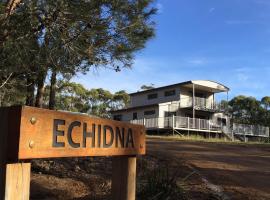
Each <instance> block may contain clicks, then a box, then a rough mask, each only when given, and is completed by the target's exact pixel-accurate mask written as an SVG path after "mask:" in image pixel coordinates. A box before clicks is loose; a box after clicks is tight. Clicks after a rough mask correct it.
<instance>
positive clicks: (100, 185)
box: [31, 155, 219, 200]
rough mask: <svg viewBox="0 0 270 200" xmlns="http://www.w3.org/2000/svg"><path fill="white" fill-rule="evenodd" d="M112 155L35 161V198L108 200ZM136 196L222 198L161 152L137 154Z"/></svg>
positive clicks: (172, 199)
mask: <svg viewBox="0 0 270 200" xmlns="http://www.w3.org/2000/svg"><path fill="white" fill-rule="evenodd" d="M111 162H112V161H111V158H103V157H102V158H87V159H82V158H80V159H79V158H75V159H53V160H35V161H34V162H33V167H32V171H33V173H32V179H31V199H33V200H49V199H52V200H56V199H61V200H65V199H66V200H71V199H74V200H86V199H88V200H105V199H106V200H109V199H111V198H110V190H111ZM137 163H138V164H137V172H138V176H137V199H139V200H147V199H152V198H153V197H155V199H157V200H163V199H165V197H166V198H167V197H170V200H181V199H182V200H187V199H191V200H192V199H194V200H195V199H200V200H204V199H205V200H211V199H219V197H218V195H216V194H214V192H212V191H211V190H210V189H209V188H208V187H207V185H206V184H205V182H204V181H203V180H202V178H201V176H200V175H199V174H198V173H196V172H195V171H194V170H193V169H192V168H190V167H189V166H188V165H186V163H185V162H184V160H182V159H172V158H170V157H162V156H160V155H158V156H155V155H147V156H141V157H138V162H137Z"/></svg>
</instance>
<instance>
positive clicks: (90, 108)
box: [44, 81, 129, 118]
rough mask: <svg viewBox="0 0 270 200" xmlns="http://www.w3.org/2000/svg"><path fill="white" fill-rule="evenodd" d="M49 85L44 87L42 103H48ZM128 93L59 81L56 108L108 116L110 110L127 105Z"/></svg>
mask: <svg viewBox="0 0 270 200" xmlns="http://www.w3.org/2000/svg"><path fill="white" fill-rule="evenodd" d="M48 90H49V86H47V87H46V90H45V95H44V103H45V105H46V106H47V107H48V104H49V91H48ZM128 103H129V95H128V94H127V93H126V92H125V91H124V90H121V91H118V92H115V93H114V94H113V93H111V92H110V91H108V90H104V89H102V88H97V89H90V90H88V89H86V88H85V87H83V86H82V85H81V84H78V83H74V82H64V81H59V82H58V83H57V95H56V107H55V108H56V110H67V111H72V112H81V113H88V114H92V115H96V116H100V117H105V118H108V117H109V116H110V112H109V111H110V110H113V109H121V108H124V107H126V106H127V105H128Z"/></svg>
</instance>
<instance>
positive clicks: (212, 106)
mask: <svg viewBox="0 0 270 200" xmlns="http://www.w3.org/2000/svg"><path fill="white" fill-rule="evenodd" d="M192 106H193V98H192V97H186V98H181V100H180V104H179V107H180V108H189V107H192ZM194 107H195V108H196V109H198V110H225V108H226V105H224V104H223V103H218V102H213V101H210V100H208V99H206V98H201V97H195V100H194Z"/></svg>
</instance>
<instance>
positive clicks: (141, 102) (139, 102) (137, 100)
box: [130, 87, 180, 107]
mask: <svg viewBox="0 0 270 200" xmlns="http://www.w3.org/2000/svg"><path fill="white" fill-rule="evenodd" d="M170 90H175V95H173V96H165V91H170ZM155 93H157V94H158V97H157V98H156V99H148V95H149V94H155ZM179 96H180V88H179V87H174V88H169V89H168V88H167V89H166V88H165V89H160V90H157V91H149V92H147V91H146V92H143V93H139V94H135V95H132V96H131V99H130V107H136V106H145V105H151V104H158V103H164V102H170V101H177V100H179Z"/></svg>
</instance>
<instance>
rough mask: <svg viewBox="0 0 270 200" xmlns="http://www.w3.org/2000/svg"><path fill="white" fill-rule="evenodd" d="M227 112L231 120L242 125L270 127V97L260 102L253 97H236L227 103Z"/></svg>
mask: <svg viewBox="0 0 270 200" xmlns="http://www.w3.org/2000/svg"><path fill="white" fill-rule="evenodd" d="M225 103H227V104H228V110H227V112H228V113H229V114H230V115H231V117H232V120H233V121H234V122H237V123H243V124H256V125H263V126H269V127H270V97H269V96H265V97H263V98H262V99H261V100H257V99H256V98H254V97H247V96H243V95H240V96H236V97H234V98H233V99H232V100H230V101H229V102H225Z"/></svg>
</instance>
